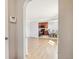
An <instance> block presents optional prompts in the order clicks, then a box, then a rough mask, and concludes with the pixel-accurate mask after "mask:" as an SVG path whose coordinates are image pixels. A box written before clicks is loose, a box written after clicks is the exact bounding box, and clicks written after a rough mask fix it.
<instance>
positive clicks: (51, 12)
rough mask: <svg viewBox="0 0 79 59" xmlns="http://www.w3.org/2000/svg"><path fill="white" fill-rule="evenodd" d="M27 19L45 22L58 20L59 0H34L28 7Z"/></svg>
mask: <svg viewBox="0 0 79 59" xmlns="http://www.w3.org/2000/svg"><path fill="white" fill-rule="evenodd" d="M26 18H27V19H30V20H34V19H35V20H37V19H39V20H40V18H41V19H44V20H48V19H57V18H58V0H32V1H31V2H30V3H28V5H27V7H26Z"/></svg>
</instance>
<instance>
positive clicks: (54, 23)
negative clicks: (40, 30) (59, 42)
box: [48, 20, 58, 31]
mask: <svg viewBox="0 0 79 59" xmlns="http://www.w3.org/2000/svg"><path fill="white" fill-rule="evenodd" d="M48 29H50V31H52V30H55V31H58V20H51V21H48Z"/></svg>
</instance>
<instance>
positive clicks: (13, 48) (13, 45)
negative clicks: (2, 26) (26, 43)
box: [8, 0, 17, 59]
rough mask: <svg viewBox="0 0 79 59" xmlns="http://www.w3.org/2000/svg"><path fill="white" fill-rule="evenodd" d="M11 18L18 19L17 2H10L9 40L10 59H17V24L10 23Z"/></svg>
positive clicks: (12, 0) (14, 0)
mask: <svg viewBox="0 0 79 59" xmlns="http://www.w3.org/2000/svg"><path fill="white" fill-rule="evenodd" d="M10 16H15V17H16V0H8V32H9V33H8V40H9V59H17V40H16V36H17V35H16V24H14V23H11V22H10V21H9V20H10Z"/></svg>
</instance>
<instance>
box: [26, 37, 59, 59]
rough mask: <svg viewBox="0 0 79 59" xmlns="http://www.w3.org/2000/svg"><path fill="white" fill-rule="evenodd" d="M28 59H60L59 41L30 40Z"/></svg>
mask: <svg viewBox="0 0 79 59" xmlns="http://www.w3.org/2000/svg"><path fill="white" fill-rule="evenodd" d="M28 53H29V54H28V56H27V59H58V45H57V39H52V40H51V39H44V38H43V39H41V38H40V39H35V38H29V39H28Z"/></svg>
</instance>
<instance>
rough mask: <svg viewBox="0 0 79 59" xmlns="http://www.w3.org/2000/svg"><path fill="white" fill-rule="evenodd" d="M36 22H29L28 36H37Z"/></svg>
mask: <svg viewBox="0 0 79 59" xmlns="http://www.w3.org/2000/svg"><path fill="white" fill-rule="evenodd" d="M38 34H39V33H38V22H31V23H30V37H36V38H37V37H38Z"/></svg>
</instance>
